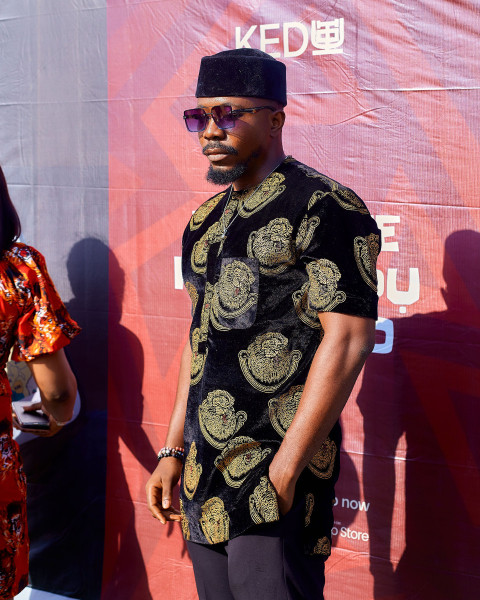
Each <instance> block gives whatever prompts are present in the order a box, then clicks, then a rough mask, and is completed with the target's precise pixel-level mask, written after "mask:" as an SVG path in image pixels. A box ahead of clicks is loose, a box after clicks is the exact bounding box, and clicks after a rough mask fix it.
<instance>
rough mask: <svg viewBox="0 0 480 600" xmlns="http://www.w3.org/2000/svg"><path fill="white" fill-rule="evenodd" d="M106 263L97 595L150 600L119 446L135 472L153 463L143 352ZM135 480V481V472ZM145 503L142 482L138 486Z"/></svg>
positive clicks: (111, 258) (121, 278) (120, 280)
mask: <svg viewBox="0 0 480 600" xmlns="http://www.w3.org/2000/svg"><path fill="white" fill-rule="evenodd" d="M102 251H103V252H104V253H106V254H107V255H108V263H109V281H110V290H109V319H108V372H109V390H108V469H107V502H106V515H105V520H106V527H105V559H104V570H103V586H102V600H119V599H123V598H125V599H126V598H131V599H132V600H133V599H136V598H138V599H141V600H152V595H151V593H150V589H149V584H148V578H147V573H146V568H145V562H144V559H143V556H142V553H141V548H140V545H139V541H138V538H137V531H136V526H135V525H136V524H135V521H136V518H135V517H136V515H135V508H136V506H137V505H138V503H137V498H133V497H132V495H131V491H130V488H129V484H128V482H127V474H126V472H125V467H124V459H125V457H124V456H123V457H122V448H121V446H123V448H127V449H128V451H129V453H130V455H131V457H132V458H133V461H132V464H133V467H132V468H133V470H134V473H140V472H141V467H143V468H144V469H145V470H146V471H147V472H151V471H153V469H154V468H155V466H156V452H155V450H154V448H153V447H152V445H151V444H150V441H149V439H148V437H147V435H146V433H145V431H144V430H143V427H142V420H143V394H142V385H143V374H144V353H143V348H142V345H141V342H140V340H139V339H138V337H137V336H136V335H135V334H134V333H133V332H132V331H130V330H129V329H127V328H126V327H125V326H124V325H122V324H121V322H120V321H121V317H122V307H123V300H124V292H125V274H124V272H123V270H122V269H121V268H120V265H119V263H118V260H117V258H116V257H115V255H114V253H113V252H112V251H111V250H109V249H108V248H107V247H106V246H104V247H103V250H102ZM133 479H134V480H137V478H136V477H135V475H134V476H133ZM141 493H142V501H143V502H142V503H141V506H142V508H144V486H143V484H142V485H141Z"/></svg>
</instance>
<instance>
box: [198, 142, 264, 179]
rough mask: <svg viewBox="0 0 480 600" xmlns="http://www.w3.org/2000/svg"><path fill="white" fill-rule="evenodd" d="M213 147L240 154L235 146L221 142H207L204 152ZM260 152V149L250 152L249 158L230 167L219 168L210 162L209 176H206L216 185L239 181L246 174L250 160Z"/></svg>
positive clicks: (228, 152)
mask: <svg viewBox="0 0 480 600" xmlns="http://www.w3.org/2000/svg"><path fill="white" fill-rule="evenodd" d="M213 148H215V149H220V150H224V151H225V153H226V154H233V155H237V154H238V152H237V150H235V148H232V147H231V146H226V145H224V144H220V143H218V142H210V143H209V144H207V145H206V146H205V148H204V149H203V153H204V154H205V151H207V150H210V149H213ZM259 154H260V153H259V151H258V150H256V151H254V152H252V154H250V156H249V157H248V158H247V160H245V161H243V162H241V163H237V164H236V165H234V166H233V167H231V168H230V169H219V168H215V167H214V166H213V165H212V164H210V166H209V167H208V171H207V176H206V177H207V181H209V182H210V183H213V184H214V185H227V184H228V183H233V182H234V181H237V179H240V177H243V176H244V175H245V173H246V172H247V171H248V168H249V164H250V161H251V160H252V159H253V158H257V157H258V156H259Z"/></svg>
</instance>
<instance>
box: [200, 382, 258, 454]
mask: <svg viewBox="0 0 480 600" xmlns="http://www.w3.org/2000/svg"><path fill="white" fill-rule="evenodd" d="M234 403H235V398H234V397H233V396H231V395H230V394H229V393H228V392H226V391H225V390H214V391H213V392H209V394H208V395H207V397H206V398H205V400H204V401H203V402H202V403H201V404H200V406H199V407H198V420H199V422H200V429H201V431H202V433H203V435H204V437H205V439H206V440H207V441H208V442H209V443H210V444H211V445H212V446H213V447H214V448H218V449H221V448H224V447H225V446H226V444H227V442H228V440H229V439H230V438H231V437H233V436H234V435H235V434H236V433H237V431H238V430H239V429H240V427H241V426H242V425H243V424H244V423H245V421H246V420H247V413H246V412H245V411H243V410H240V411H238V412H235V408H234Z"/></svg>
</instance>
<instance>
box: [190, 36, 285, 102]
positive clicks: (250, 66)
mask: <svg viewBox="0 0 480 600" xmlns="http://www.w3.org/2000/svg"><path fill="white" fill-rule="evenodd" d="M195 96H196V97H197V98H215V97H217V96H252V97H253V98H266V99H267V100H276V101H277V102H279V103H280V104H283V105H284V106H285V105H286V104H287V74H286V68H285V65H284V64H283V63H282V62H280V61H279V60H276V59H275V58H273V57H272V56H270V55H269V54H266V53H265V52H262V51H261V50H257V49H256V48H238V49H237V50H225V51H224V52H219V53H218V54H213V55H212V56H204V57H203V58H202V62H201V63H200V72H199V74H198V82H197V91H196V93H195Z"/></svg>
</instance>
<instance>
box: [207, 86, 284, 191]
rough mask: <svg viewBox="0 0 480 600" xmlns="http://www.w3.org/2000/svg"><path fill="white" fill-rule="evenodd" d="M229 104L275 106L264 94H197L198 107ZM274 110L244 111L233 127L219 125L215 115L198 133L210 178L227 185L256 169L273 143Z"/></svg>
mask: <svg viewBox="0 0 480 600" xmlns="http://www.w3.org/2000/svg"><path fill="white" fill-rule="evenodd" d="M220 105H230V106H231V107H232V109H234V110H238V109H241V108H254V107H258V106H272V107H275V105H274V103H273V102H271V101H269V100H264V99H262V98H238V97H219V98H198V104H197V106H198V108H203V110H204V111H205V112H206V113H210V112H211V110H212V107H213V106H220ZM271 115H272V111H270V110H268V109H264V110H261V111H258V112H257V113H253V114H252V113H243V114H241V115H239V116H238V117H237V118H236V120H235V126H234V127H233V128H231V129H220V128H219V127H218V126H217V124H216V123H215V121H214V120H213V118H210V119H209V120H208V123H207V126H206V128H205V129H204V130H203V131H200V132H199V133H198V139H199V141H200V145H201V146H202V152H203V153H204V154H205V156H207V158H208V160H209V161H210V167H209V170H208V173H207V180H208V181H210V182H212V183H214V184H217V185H225V184H228V183H232V182H234V181H237V180H238V179H242V178H243V179H245V178H246V179H247V180H248V176H249V175H252V174H254V173H255V171H256V170H257V169H258V167H259V165H261V164H262V162H263V159H264V157H265V156H266V152H267V149H268V148H269V146H270V144H271V141H272V140H271V137H270V135H269V132H270V117H271Z"/></svg>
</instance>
